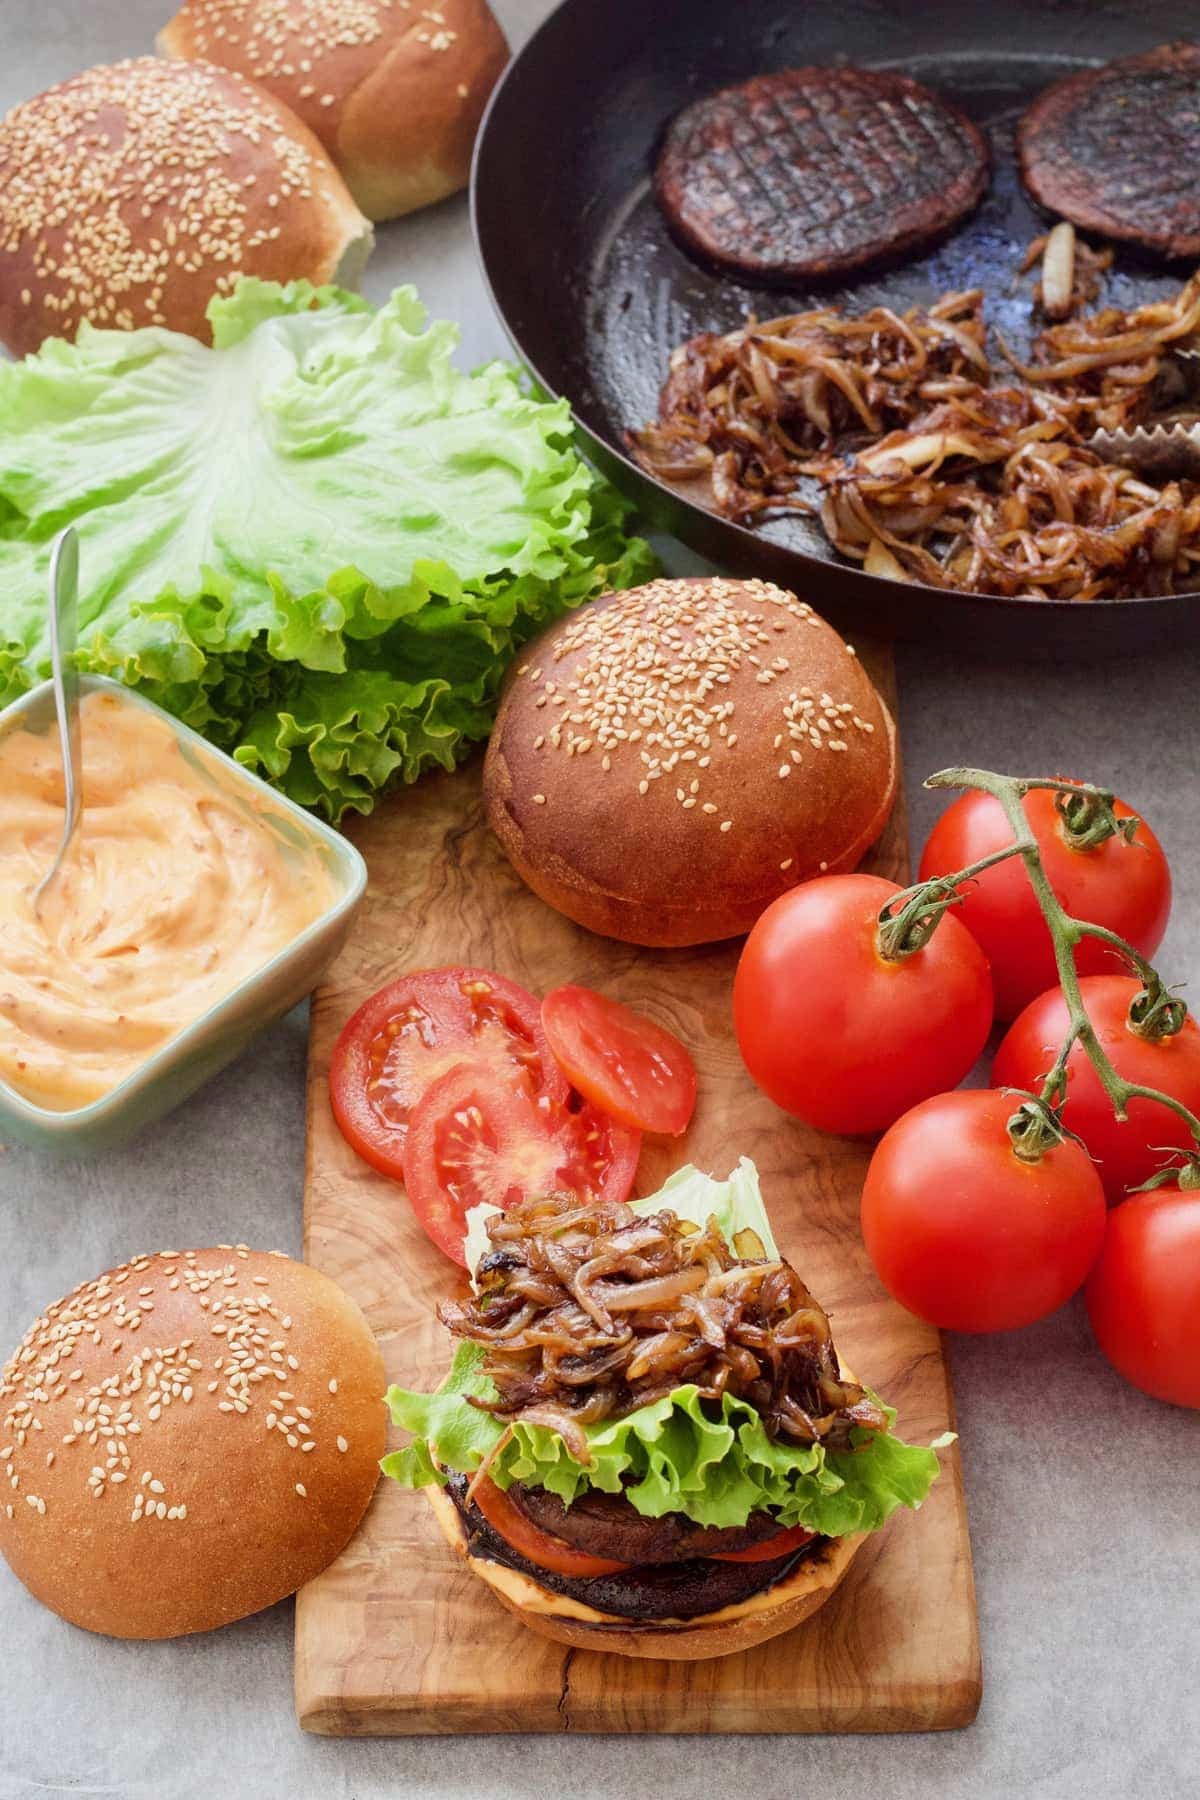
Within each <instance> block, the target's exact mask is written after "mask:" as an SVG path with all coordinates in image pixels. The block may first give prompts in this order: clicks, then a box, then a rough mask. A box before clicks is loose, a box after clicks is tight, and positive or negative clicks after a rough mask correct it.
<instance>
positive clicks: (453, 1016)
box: [329, 967, 568, 1180]
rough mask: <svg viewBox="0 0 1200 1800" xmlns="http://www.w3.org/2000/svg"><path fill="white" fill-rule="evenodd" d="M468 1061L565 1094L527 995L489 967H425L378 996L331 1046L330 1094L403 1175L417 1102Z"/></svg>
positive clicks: (377, 1160) (380, 1162)
mask: <svg viewBox="0 0 1200 1800" xmlns="http://www.w3.org/2000/svg"><path fill="white" fill-rule="evenodd" d="M464 1062H469V1063H470V1064H471V1065H472V1066H473V1067H475V1068H480V1069H483V1070H485V1071H487V1072H488V1073H489V1074H491V1075H493V1076H494V1077H495V1078H496V1080H497V1081H500V1082H503V1083H506V1084H508V1085H511V1086H514V1087H519V1088H521V1089H524V1090H526V1091H528V1092H529V1093H530V1094H531V1095H533V1096H535V1097H536V1096H539V1095H542V1094H546V1095H549V1096H550V1097H551V1098H553V1099H554V1100H555V1101H557V1102H559V1103H565V1101H566V1099H567V1094H568V1088H567V1081H566V1078H565V1076H564V1075H563V1073H562V1071H561V1070H560V1069H559V1066H558V1064H557V1063H556V1062H555V1060H554V1058H553V1057H552V1056H551V1054H550V1050H549V1047H548V1045H547V1043H546V1038H545V1035H544V1033H543V1031H542V1025H541V1017H540V1008H539V1005H538V1002H537V1000H536V999H535V998H534V996H533V995H532V994H531V993H528V992H527V991H526V989H525V988H523V987H519V986H518V984H517V983H516V982H515V981H508V980H506V979H505V977H504V976H503V975H494V974H492V973H491V972H490V970H487V969H470V968H460V967H453V968H445V969H420V970H416V971H414V972H413V973H412V974H410V975H402V976H401V977H400V978H399V980H397V981H392V982H389V984H388V985H387V987H384V988H380V990H379V992H378V993H377V994H372V996H371V998H370V999H369V1000H367V1001H365V1002H364V1004H363V1005H362V1006H360V1007H359V1009H358V1011H357V1012H356V1013H355V1014H354V1016H353V1018H351V1019H350V1020H349V1022H348V1023H347V1025H346V1026H345V1027H344V1029H343V1031H342V1034H341V1036H340V1037H339V1038H338V1041H337V1043H336V1044H335V1045H334V1050H333V1057H332V1059H331V1061H330V1065H329V1098H330V1102H331V1104H332V1106H333V1116H334V1118H335V1119H336V1120H337V1122H338V1125H339V1126H340V1128H341V1131H342V1135H343V1136H344V1137H345V1138H346V1140H347V1142H348V1143H350V1144H352V1145H353V1147H354V1149H355V1150H357V1151H358V1154H359V1155H360V1156H362V1157H364V1158H365V1159H366V1161H367V1162H369V1163H371V1164H372V1166H373V1167H374V1168H376V1169H380V1170H382V1171H383V1173H384V1174H385V1175H392V1176H394V1177H395V1178H396V1179H397V1180H400V1179H402V1178H403V1173H404V1143H405V1139H406V1137H407V1135H408V1122H409V1117H410V1114H411V1113H412V1109H413V1108H414V1106H416V1104H417V1102H418V1101H419V1100H420V1098H421V1096H422V1094H424V1093H425V1091H426V1089H428V1088H429V1087H431V1086H432V1085H433V1083H434V1082H435V1081H437V1080H438V1079H439V1078H440V1077H441V1076H442V1075H445V1074H446V1073H447V1071H448V1070H450V1069H454V1068H457V1067H458V1066H459V1065H460V1064H462V1063H464Z"/></svg>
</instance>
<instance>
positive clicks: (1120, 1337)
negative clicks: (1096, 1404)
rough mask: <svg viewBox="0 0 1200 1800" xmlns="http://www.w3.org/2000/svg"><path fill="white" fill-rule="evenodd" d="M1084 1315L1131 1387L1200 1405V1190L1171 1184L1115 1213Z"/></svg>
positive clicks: (1179, 1402)
mask: <svg viewBox="0 0 1200 1800" xmlns="http://www.w3.org/2000/svg"><path fill="white" fill-rule="evenodd" d="M1087 1309H1088V1317H1089V1318H1090V1319H1091V1322H1092V1330H1093V1331H1094V1332H1095V1334H1096V1342H1097V1343H1098V1344H1099V1346H1100V1348H1101V1350H1103V1352H1104V1354H1105V1356H1107V1358H1108V1360H1109V1362H1110V1363H1111V1364H1112V1365H1113V1367H1114V1369H1116V1370H1118V1371H1119V1373H1120V1374H1122V1375H1124V1377H1125V1379H1126V1381H1131V1382H1132V1383H1133V1385H1134V1386H1135V1387H1139V1388H1141V1389H1142V1390H1143V1391H1144V1392H1145V1393H1147V1394H1153V1396H1154V1398H1155V1399H1156V1400H1170V1401H1173V1402H1174V1404H1175V1405H1176V1406H1198V1407H1200V1190H1197V1189H1195V1188H1192V1189H1185V1188H1181V1187H1179V1186H1178V1185H1176V1184H1173V1183H1172V1184H1168V1185H1166V1186H1163V1187H1159V1188H1153V1189H1151V1191H1150V1192H1149V1193H1146V1194H1135V1195H1134V1196H1133V1197H1132V1199H1130V1200H1126V1201H1123V1202H1122V1204H1121V1205H1120V1206H1117V1207H1114V1209H1113V1211H1112V1212H1111V1213H1110V1214H1109V1217H1108V1231H1107V1233H1106V1235H1105V1239H1104V1248H1103V1249H1102V1250H1101V1252H1100V1257H1099V1260H1098V1261H1097V1263H1096V1266H1095V1268H1094V1269H1093V1270H1092V1273H1091V1275H1090V1277H1089V1279H1088V1284H1087Z"/></svg>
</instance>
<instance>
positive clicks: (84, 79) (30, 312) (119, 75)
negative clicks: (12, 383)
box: [0, 56, 371, 356]
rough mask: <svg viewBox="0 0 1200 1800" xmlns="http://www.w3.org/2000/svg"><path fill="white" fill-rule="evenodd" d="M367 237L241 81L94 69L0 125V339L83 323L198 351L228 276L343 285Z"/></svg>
mask: <svg viewBox="0 0 1200 1800" xmlns="http://www.w3.org/2000/svg"><path fill="white" fill-rule="evenodd" d="M370 242H371V238H370V226H369V225H368V223H367V221H366V220H365V219H364V218H363V217H362V215H361V214H360V213H359V211H358V209H357V207H356V206H355V204H354V202H353V200H352V199H351V197H350V194H349V192H348V191H347V189H346V185H345V183H344V182H343V181H342V179H341V177H340V176H339V174H338V172H337V170H336V169H335V168H334V166H333V164H332V163H331V162H330V160H329V158H328V156H327V155H326V153H325V151H324V150H323V149H322V147H321V145H320V144H319V143H318V142H317V140H316V138H315V137H314V136H313V135H312V133H311V132H310V131H309V130H308V129H307V128H306V127H305V126H304V125H302V124H301V123H300V121H299V120H298V119H296V118H295V117H294V116H293V115H292V114H291V113H290V112H289V111H288V110H287V108H286V107H284V106H281V105H280V103H279V102H278V101H277V100H276V99H274V98H273V97H272V96H271V95H270V94H267V93H265V92H264V91H263V90H262V89H261V88H258V87H256V86H255V85H254V84H253V83H252V82H249V81H247V80H245V79H244V77H242V76H241V75H236V74H231V73H230V72H228V71H227V70H224V69H215V68H212V67H210V66H208V65H207V64H203V63H170V62H164V61H161V60H160V59H159V58H157V57H153V56H146V57H138V58H135V59H133V60H131V61H128V62H121V63H113V64H110V65H102V66H100V67H98V68H94V69H88V70H85V72H84V73H83V74H82V75H76V76H75V77H73V79H72V80H70V81H64V82H62V83H61V84H60V85H59V86H58V87H53V88H48V89H47V90H46V92H45V93H43V94H38V95H37V96H36V98H34V99H32V100H27V101H25V102H24V103H23V104H22V105H20V106H16V107H14V108H13V110H12V111H11V112H10V113H9V114H8V115H7V116H6V117H5V118H4V119H3V120H0V339H2V340H3V342H4V343H5V344H6V345H7V346H8V348H9V349H10V350H11V351H13V353H14V354H15V355H18V356H20V355H24V354H26V353H27V352H28V351H30V350H34V349H36V348H37V346H38V345H39V344H40V343H41V342H42V340H43V339H44V338H46V337H67V338H73V337H74V336H75V332H76V330H77V328H78V326H79V325H80V323H81V322H82V321H83V320H84V319H90V320H91V321H92V323H93V324H96V325H103V326H115V327H117V328H119V329H121V330H126V331H132V330H134V329H136V328H137V327H138V326H141V325H167V326H170V327H171V328H172V329H174V330H176V331H185V332H188V333H190V334H191V335H192V336H193V337H200V338H204V339H207V338H208V336H209V331H208V325H207V321H206V319H205V316H204V315H205V308H206V307H207V305H208V302H209V301H210V300H211V299H212V297H213V294H214V293H224V292H227V291H228V290H229V289H230V288H231V287H232V286H233V284H234V282H235V281H236V280H237V277H238V276H239V275H240V274H246V275H258V276H261V277H262V278H263V279H264V280H271V281H290V280H292V279H294V278H297V277H306V278H307V279H308V280H310V281H313V282H316V283H318V284H319V283H322V282H328V281H334V280H343V281H347V282H351V283H353V282H355V281H357V279H358V276H359V274H360V273H361V270H362V266H363V264H364V263H365V261H366V257H367V253H368V251H369V249H370Z"/></svg>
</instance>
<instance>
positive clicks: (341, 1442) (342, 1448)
mask: <svg viewBox="0 0 1200 1800" xmlns="http://www.w3.org/2000/svg"><path fill="white" fill-rule="evenodd" d="M337 1447H338V1449H339V1450H340V1451H341V1452H342V1455H343V1456H344V1455H345V1454H346V1451H347V1450H348V1449H349V1448H350V1446H349V1444H348V1443H347V1442H346V1440H345V1438H344V1437H339V1438H338V1441H337Z"/></svg>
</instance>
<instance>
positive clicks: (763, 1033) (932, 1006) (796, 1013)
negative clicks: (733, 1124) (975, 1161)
mask: <svg viewBox="0 0 1200 1800" xmlns="http://www.w3.org/2000/svg"><path fill="white" fill-rule="evenodd" d="M901 891H902V890H901V889H900V888H899V887H897V886H896V884H895V882H893V881H884V880H883V879H881V877H879V876H878V875H829V876H826V877H824V878H823V879H820V880H817V881H809V882H804V883H803V884H802V885H801V886H799V887H795V888H792V889H791V891H790V892H789V893H786V894H783V895H781V896H780V898H779V899H778V900H776V901H774V902H773V903H772V904H771V905H770V906H769V907H768V908H767V910H766V912H764V913H763V915H762V917H761V918H760V919H759V920H758V922H757V924H756V925H755V926H754V929H753V931H751V933H750V936H749V937H748V938H747V940H746V946H745V949H744V950H743V951H742V955H741V960H740V962H739V963H738V968H737V977H736V979H735V981H734V986H733V1017H734V1024H735V1027H736V1029H737V1039H738V1046H739V1048H740V1050H741V1052H742V1057H743V1060H744V1061H745V1064H746V1067H747V1069H748V1070H749V1071H750V1074H751V1075H752V1076H753V1078H754V1080H755V1081H756V1082H757V1083H758V1085H759V1087H761V1088H762V1089H763V1091H764V1092H765V1093H767V1094H769V1095H770V1097H771V1099H772V1100H774V1101H775V1103H776V1104H777V1105H778V1106H782V1107H783V1108H784V1110H785V1111H786V1112H790V1113H794V1114H795V1115H796V1117H797V1118H801V1119H805V1120H807V1122H808V1123H809V1124H810V1125H815V1126H816V1127H817V1128H818V1130H820V1131H840V1132H845V1133H850V1134H854V1133H862V1132H874V1131H883V1130H884V1129H885V1128H886V1127H887V1126H888V1125H890V1124H892V1122H893V1121H894V1120H895V1119H898V1118H899V1117H900V1115H901V1113H903V1112H906V1111H907V1110H908V1108H909V1107H910V1106H914V1105H915V1104H916V1103H917V1102H918V1101H919V1100H925V1099H928V1098H929V1096H930V1095H931V1094H936V1093H939V1092H940V1091H941V1090H942V1089H943V1088H948V1087H954V1086H955V1084H956V1083H957V1082H959V1081H961V1080H962V1078H963V1076H964V1075H966V1074H967V1072H968V1070H969V1069H970V1068H971V1065H972V1064H973V1063H974V1061H975V1059H976V1057H977V1056H978V1055H979V1053H980V1051H981V1050H982V1049H983V1046H984V1043H985V1042H986V1040H987V1035H988V1032H989V1030H990V1029H991V1024H992V988H991V981H990V979H989V976H988V969H987V962H986V960H985V958H984V956H983V954H982V952H981V951H980V949H979V946H978V945H977V944H976V943H975V941H974V939H973V938H972V937H971V934H970V932H968V931H967V930H965V929H964V927H963V926H962V925H961V924H960V923H959V921H958V920H957V919H956V918H955V917H954V916H953V915H952V914H947V915H945V916H943V918H942V919H941V921H940V923H939V924H938V927H937V929H936V930H935V932H934V934H933V937H932V938H931V939H930V941H929V943H928V944H926V945H925V947H924V948H923V949H920V950H917V951H914V952H913V954H912V955H910V956H906V957H903V958H901V959H900V960H898V961H889V960H887V959H886V958H885V957H884V956H883V955H882V953H881V951H880V947H879V943H878V931H877V927H878V919H879V914H880V911H881V910H882V908H883V907H884V906H886V904H887V902H888V901H889V900H890V899H892V898H893V897H894V896H895V895H896V894H899V893H900V892H901Z"/></svg>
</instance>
